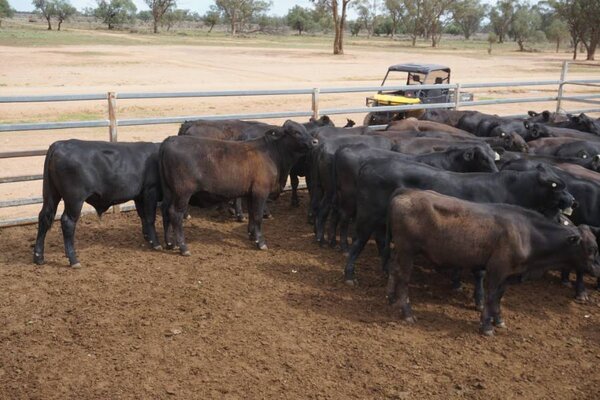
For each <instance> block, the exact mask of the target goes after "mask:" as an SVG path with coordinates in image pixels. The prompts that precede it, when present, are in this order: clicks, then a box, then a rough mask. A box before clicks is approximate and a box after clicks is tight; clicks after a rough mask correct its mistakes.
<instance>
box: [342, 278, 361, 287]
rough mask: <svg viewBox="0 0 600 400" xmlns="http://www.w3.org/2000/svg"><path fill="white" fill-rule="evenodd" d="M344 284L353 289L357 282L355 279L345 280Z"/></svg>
mask: <svg viewBox="0 0 600 400" xmlns="http://www.w3.org/2000/svg"><path fill="white" fill-rule="evenodd" d="M344 283H345V284H346V285H348V286H350V287H355V286H357V285H358V282H357V281H356V279H346V280H345V281H344Z"/></svg>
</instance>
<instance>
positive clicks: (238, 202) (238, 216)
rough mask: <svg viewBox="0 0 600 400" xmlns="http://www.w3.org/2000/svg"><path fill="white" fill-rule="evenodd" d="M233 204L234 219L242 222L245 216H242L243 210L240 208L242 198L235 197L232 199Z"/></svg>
mask: <svg viewBox="0 0 600 400" xmlns="http://www.w3.org/2000/svg"><path fill="white" fill-rule="evenodd" d="M233 205H234V208H235V219H236V220H237V222H244V221H245V220H246V218H245V217H244V210H243V209H242V198H241V197H237V198H236V199H235V200H234V201H233Z"/></svg>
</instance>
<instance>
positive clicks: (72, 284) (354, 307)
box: [0, 194, 600, 400]
mask: <svg viewBox="0 0 600 400" xmlns="http://www.w3.org/2000/svg"><path fill="white" fill-rule="evenodd" d="M302 196H303V197H302V202H303V205H306V202H307V197H306V196H307V195H306V194H302ZM304 213H305V212H304V208H300V209H291V208H290V207H289V196H288V194H284V195H283V196H282V197H281V198H280V200H278V201H277V202H276V203H275V204H274V205H273V214H274V219H273V220H269V221H266V223H265V225H266V226H265V234H266V238H267V242H268V244H269V246H270V249H269V250H268V251H266V252H260V251H258V250H255V249H254V248H253V247H252V246H251V244H250V243H249V242H248V240H247V239H246V235H245V229H246V228H245V224H239V223H236V222H233V221H231V220H229V219H228V218H227V217H224V216H219V214H218V213H217V212H216V211H213V210H202V211H194V212H193V219H192V220H191V221H188V222H186V227H185V229H186V235H187V238H188V243H189V244H190V249H191V251H192V256H191V257H187V258H186V257H181V256H179V255H176V254H175V253H168V252H153V251H150V250H148V249H147V248H145V247H144V246H143V245H142V244H141V243H142V239H141V235H140V234H139V233H138V231H139V230H140V228H139V223H138V220H137V217H136V215H135V213H132V212H130V213H122V214H107V215H105V216H104V217H103V218H102V219H101V220H99V219H98V218H97V217H95V216H86V217H83V219H82V221H81V222H80V224H79V227H78V232H77V248H78V250H79V255H80V260H81V262H82V264H83V268H81V269H79V270H72V269H70V268H68V267H66V265H67V263H66V259H65V258H64V256H63V247H62V241H61V238H60V234H59V232H60V229H59V228H58V226H56V225H55V226H54V227H53V229H52V231H51V232H50V233H49V235H48V240H47V246H46V247H47V249H46V260H47V264H46V265H45V266H42V267H38V266H34V265H33V264H32V262H31V252H32V245H33V242H34V239H35V234H36V228H35V226H33V225H32V226H23V227H16V228H7V229H2V230H0V326H1V327H2V328H1V329H0V383H1V384H0V398H2V399H64V398H79V399H92V398H94V399H97V398H123V399H126V398H127V399H129V398H136V399H149V398H152V399H158V398H165V399H166V398H184V399H191V398H204V399H206V398H231V399H236V398H290V399H292V398H311V399H349V398H358V399H367V398H373V399H450V398H465V399H486V400H487V399H597V398H598V396H599V395H600V392H599V390H600V389H599V388H600V374H599V373H598V363H599V362H600V329H599V327H600V294H599V293H597V292H595V291H594V292H593V293H591V300H590V301H589V302H588V303H586V304H579V303H576V302H575V301H574V300H573V291H572V289H570V288H565V287H562V286H561V285H560V284H559V282H558V278H557V276H556V275H549V276H547V277H545V278H544V279H542V280H540V281H536V282H532V283H526V284H522V285H519V286H514V287H510V288H509V289H508V291H507V294H506V296H505V301H504V304H503V309H504V312H505V317H506V321H507V324H508V329H507V330H502V331H499V332H498V333H497V335H496V336H495V337H492V338H486V337H482V336H480V335H479V334H478V333H477V328H478V323H477V321H478V313H477V312H476V311H475V309H474V307H473V305H472V300H471V295H472V286H471V285H470V284H467V285H465V289H464V290H463V291H461V292H458V293H456V292H453V291H451V289H450V287H449V286H450V285H449V280H448V279H447V278H446V277H444V276H443V275H442V274H439V273H436V272H432V271H429V270H426V269H423V270H418V271H417V272H416V274H415V276H414V282H413V284H412V286H411V297H412V299H413V307H414V310H415V315H416V316H417V318H418V321H417V323H416V324H415V325H407V324H405V323H401V322H398V321H395V320H393V319H392V317H391V315H390V310H389V308H388V306H387V305H386V301H385V296H384V278H383V276H382V274H381V272H380V270H379V267H378V259H377V257H376V251H375V246H374V245H370V246H367V249H366V250H365V252H364V254H363V256H362V257H361V258H359V263H358V264H357V267H358V278H359V286H358V287H356V288H350V287H347V286H346V285H344V283H343V282H342V280H341V277H342V274H341V272H342V265H343V257H342V255H341V253H339V252H338V251H337V250H332V249H329V248H319V247H318V246H317V245H316V244H315V243H313V236H312V232H311V227H310V226H309V225H307V224H306V222H305V214H304ZM587 284H588V287H591V281H590V280H588V281H587Z"/></svg>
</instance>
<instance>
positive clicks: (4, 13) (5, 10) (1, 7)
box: [0, 0, 15, 26]
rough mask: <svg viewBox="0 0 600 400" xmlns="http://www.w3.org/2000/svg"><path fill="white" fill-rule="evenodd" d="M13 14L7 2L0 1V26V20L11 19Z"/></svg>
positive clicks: (0, 23)
mask: <svg viewBox="0 0 600 400" xmlns="http://www.w3.org/2000/svg"><path fill="white" fill-rule="evenodd" d="M14 14H15V10H13V9H12V8H11V7H10V4H8V0H0V26H2V18H11V17H12V16H13V15H14Z"/></svg>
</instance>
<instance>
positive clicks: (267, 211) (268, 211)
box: [263, 198, 273, 219]
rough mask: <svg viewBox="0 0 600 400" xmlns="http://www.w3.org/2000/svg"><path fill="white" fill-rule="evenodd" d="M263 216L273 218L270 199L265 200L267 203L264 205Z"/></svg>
mask: <svg viewBox="0 0 600 400" xmlns="http://www.w3.org/2000/svg"><path fill="white" fill-rule="evenodd" d="M263 218H266V219H271V218H273V214H271V209H270V208H269V199H268V198H267V200H265V205H264V207H263Z"/></svg>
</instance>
